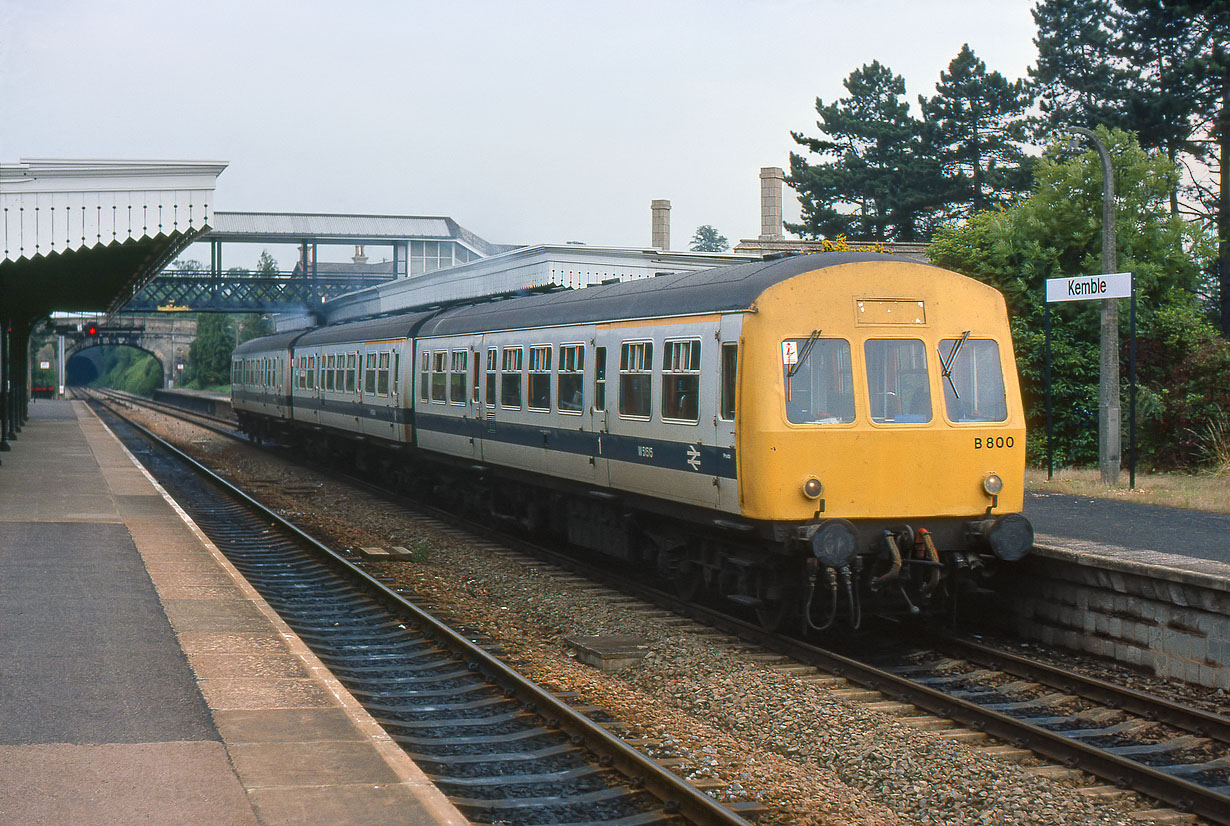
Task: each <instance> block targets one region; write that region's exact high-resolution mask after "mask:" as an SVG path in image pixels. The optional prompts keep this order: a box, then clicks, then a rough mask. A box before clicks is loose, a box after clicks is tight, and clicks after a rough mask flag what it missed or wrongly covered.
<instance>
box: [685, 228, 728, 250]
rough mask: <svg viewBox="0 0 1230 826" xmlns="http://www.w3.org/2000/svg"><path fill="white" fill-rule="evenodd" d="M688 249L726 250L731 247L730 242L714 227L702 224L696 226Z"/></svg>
mask: <svg viewBox="0 0 1230 826" xmlns="http://www.w3.org/2000/svg"><path fill="white" fill-rule="evenodd" d="M688 249H690V250H691V251H692V252H726V250H728V249H730V242H729V241H727V240H726V236H725V235H721V234H719V233H718V231H717V230H716V229H714V228H713V227H711V226H709V225H708V224H701V225H700V226H699V227H697V228H696V234H695V235H693V236H692V244H691V246H689V247H688Z"/></svg>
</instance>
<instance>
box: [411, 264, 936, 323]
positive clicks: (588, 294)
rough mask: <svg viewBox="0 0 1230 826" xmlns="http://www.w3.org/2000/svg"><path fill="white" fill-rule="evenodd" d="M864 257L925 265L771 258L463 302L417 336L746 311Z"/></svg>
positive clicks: (438, 317) (433, 321) (441, 315)
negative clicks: (785, 286)
mask: <svg viewBox="0 0 1230 826" xmlns="http://www.w3.org/2000/svg"><path fill="white" fill-rule="evenodd" d="M864 261H877V262H898V263H905V264H911V265H913V266H927V265H920V264H919V263H918V262H917V261H912V260H910V259H907V258H901V257H899V256H893V255H884V254H882V253H871V252H826V253H818V254H815V255H798V256H792V257H790V258H782V259H778V260H775V261H753V262H751V263H747V264H735V265H733V266H729V267H715V268H713V269H708V270H697V271H695V272H686V273H671V274H669V275H660V276H657V277H655V278H642V279H638V280H635V281H621V282H618V283H614V284H600V285H595V286H593V287H585V288H584V289H579V290H569V291H567V292H558V293H547V294H544V295H535V296H527V297H525V298H514V299H509V300H506V301H495V302H491V303H488V304H477V305H467V306H465V307H458V308H455V309H452V310H448V311H446V312H443V313H441V314H440V315H439V316H437V317H436V318H433V319H431V320H430V321H428V322H427V323H426V324H424V325H423V327H422V328H421V330H420V331H419V333H418V334H419V335H423V336H431V335H457V334H463V333H476V332H485V331H489V330H491V331H494V330H513V329H521V328H534V327H548V326H555V325H561V324H586V323H593V322H602V321H624V320H630V319H637V318H660V317H664V316H682V315H694V314H699V313H712V312H722V311H731V310H746V309H748V308H750V307H751V306H752V304H754V303H755V301H756V299H757V298H758V297H759V296H760V295H761V293H763V292H764V291H765V290H766V289H768V288H769V287H771V286H773V285H774V284H777V283H779V282H781V281H785V280H786V279H789V278H793V277H794V276H796V275H801V274H803V273H805V272H812V271H813V270H820V269H826V268H828V267H836V266H840V265H842V264H853V263H860V262H864Z"/></svg>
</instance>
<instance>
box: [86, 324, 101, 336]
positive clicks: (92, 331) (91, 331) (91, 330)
mask: <svg viewBox="0 0 1230 826" xmlns="http://www.w3.org/2000/svg"><path fill="white" fill-rule="evenodd" d="M85 332H86V335H90V336H96V335H98V325H97V324H91V325H89V326H88V327H86V328H85Z"/></svg>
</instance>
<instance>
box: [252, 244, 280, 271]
mask: <svg viewBox="0 0 1230 826" xmlns="http://www.w3.org/2000/svg"><path fill="white" fill-rule="evenodd" d="M256 271H257V272H258V273H260V274H261V275H277V274H278V262H277V261H276V260H274V257H273V256H272V255H270V254H269V250H261V254H260V258H258V259H256Z"/></svg>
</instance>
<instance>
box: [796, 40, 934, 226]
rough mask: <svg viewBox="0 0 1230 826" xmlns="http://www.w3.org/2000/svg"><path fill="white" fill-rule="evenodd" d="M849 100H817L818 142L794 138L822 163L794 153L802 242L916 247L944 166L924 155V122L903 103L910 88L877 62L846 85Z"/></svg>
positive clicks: (797, 136) (853, 73)
mask: <svg viewBox="0 0 1230 826" xmlns="http://www.w3.org/2000/svg"><path fill="white" fill-rule="evenodd" d="M844 85H845V87H846V91H847V92H848V93H849V94H848V96H847V97H844V98H841V99H840V100H838V101H836V102H834V103H831V104H827V105H826V104H825V103H824V101H822V100H820V99H819V98H817V99H816V112H817V113H819V115H820V120H819V121H817V124H816V125H817V126H818V127H819V129H820V132H821V136H820V137H814V138H813V137H807V136H805V135H803V134H802V133H800V132H791V133H790V134H791V137H793V138H794V140H795V142H796V143H798V144H799V145H800V146H803V147H806V148H807V149H808V150H809V151H810V152H812V153H815V154H817V155H819V156H820V157H821V158H822V159H825V160H823V161H822V162H819V163H815V164H812V163H809V162H808V161H807V159H806V158H805V157H804V156H803V155H800V154H798V153H794V152H792V153H790V176H789V177H788V178H787V183H789V184H790V186H792V187H793V188H794V189H795V191H796V192H797V193H798V195H799V201H800V203H801V205H802V208H803V221H802V223H800V224H788V225H787V228H788V229H790V230H791V231H793V232H797V233H800V234H802V235H804V236H807V237H811V238H817V237H830V238H831V237H835V236H838V235H846V236H849V237H852V238H860V239H870V240H879V241H883V240H898V241H914V240H918V239H919V238H921V237H923V236H924V235H925V233H926V231H927V229H928V228H929V226H928V225H929V213H930V211H931V209H932V208H933V207H934V200H935V198H936V196H937V191H938V185H939V164H938V163H936V162H935V161H934V160H932V159H928V158H926V157H924V156H923V155H922V153H921V151H920V150H921V146H922V123H921V122H920V121H919V120H918V119H917V118H915V117H913V116H912V115H911V114H910V110H909V103H908V102H906V101H905V100H904V96H905V81H904V80H903V79H902V77H901V76H900V75H896V74H893V72H892V70H890V69H889V68H888V67H886V66H884V65H882V64H881V63H880V62H879V61H873V62H872V63H870V64H869V65H866V66H863V67H862V68H861V69H856V70H855V71H854V72H851V73H850V76H849V77H847V78H846V80H845V81H844Z"/></svg>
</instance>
